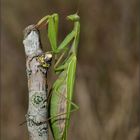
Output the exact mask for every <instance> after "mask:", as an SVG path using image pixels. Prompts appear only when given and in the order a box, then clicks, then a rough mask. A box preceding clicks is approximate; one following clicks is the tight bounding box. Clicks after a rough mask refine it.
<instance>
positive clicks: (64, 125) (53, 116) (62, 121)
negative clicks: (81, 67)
mask: <svg viewBox="0 0 140 140" xmlns="http://www.w3.org/2000/svg"><path fill="white" fill-rule="evenodd" d="M67 19H68V20H70V21H72V22H74V28H73V30H72V31H71V32H70V33H69V34H68V35H67V36H66V37H65V39H64V40H63V41H62V43H61V44H60V45H58V43H57V35H58V22H59V17H58V14H52V15H48V16H45V17H44V18H42V19H41V20H40V21H39V22H38V23H37V24H36V27H37V28H39V27H40V26H41V25H44V24H48V38H49V41H50V44H51V49H52V53H53V54H54V55H57V54H61V56H60V58H58V59H57V61H56V63H55V65H54V72H55V74H56V75H57V76H58V79H57V80H56V81H55V82H54V84H53V86H52V88H51V90H50V98H49V100H50V101H49V119H48V120H49V122H50V127H51V130H52V134H53V137H54V140H66V139H67V135H68V127H69V123H70V114H71V112H73V111H75V110H77V109H78V108H79V107H78V106H77V105H76V104H74V103H73V102H72V97H73V89H74V82H75V73H76V64H77V49H78V43H79V34H80V22H79V20H80V18H79V16H78V15H77V14H73V15H70V16H67ZM68 45H70V46H71V47H68ZM66 53H67V57H66V58H65V59H64V61H63V62H62V64H60V61H61V60H62V58H63V56H64V54H66ZM72 107H73V108H72Z"/></svg>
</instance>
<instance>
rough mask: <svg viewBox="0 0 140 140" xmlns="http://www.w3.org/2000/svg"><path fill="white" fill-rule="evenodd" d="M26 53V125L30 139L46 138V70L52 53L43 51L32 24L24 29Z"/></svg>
mask: <svg viewBox="0 0 140 140" xmlns="http://www.w3.org/2000/svg"><path fill="white" fill-rule="evenodd" d="M23 44H24V48H25V54H26V71H27V77H28V90H29V105H28V112H27V115H26V120H27V127H28V131H29V135H30V139H31V140H47V139H48V125H47V123H43V122H45V121H46V119H47V114H48V112H47V106H48V105H47V94H48V92H47V79H46V77H47V72H48V68H49V67H50V64H51V59H52V55H51V54H50V53H43V50H42V47H41V43H40V36H39V31H38V30H37V29H36V28H35V26H34V25H30V26H28V27H27V28H26V29H25V30H24V40H23Z"/></svg>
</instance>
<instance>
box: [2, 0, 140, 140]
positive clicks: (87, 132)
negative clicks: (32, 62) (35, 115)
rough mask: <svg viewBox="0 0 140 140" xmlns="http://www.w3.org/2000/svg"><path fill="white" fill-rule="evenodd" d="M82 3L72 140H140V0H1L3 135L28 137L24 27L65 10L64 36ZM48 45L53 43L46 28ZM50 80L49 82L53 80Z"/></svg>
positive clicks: (5, 137)
mask: <svg viewBox="0 0 140 140" xmlns="http://www.w3.org/2000/svg"><path fill="white" fill-rule="evenodd" d="M77 9H79V10H78V11H79V15H80V17H81V36H80V45H79V52H78V67H77V79H76V86H75V92H74V101H75V103H76V104H78V105H79V106H80V110H79V111H77V112H75V113H73V114H72V119H71V126H70V130H69V140H139V139H140V92H139V48H138V43H139V37H138V35H139V30H138V26H139V25H140V20H139V17H138V15H139V2H138V0H83V1H82V0H79V1H76V0H75V1H74V0H30V1H27V0H14V1H12V0H2V1H1V22H2V24H1V100H0V101H1V113H0V118H1V134H0V137H1V139H2V140H20V139H22V140H27V139H28V132H27V128H26V126H22V127H19V126H18V125H19V124H20V123H21V122H22V121H23V120H24V119H25V117H24V115H25V114H26V112H27V104H28V99H27V97H28V96H27V95H28V89H27V78H26V71H25V54H24V48H23V44H22V40H23V34H22V31H23V29H24V28H25V27H26V26H28V25H29V24H33V23H36V22H37V21H38V20H39V19H40V18H41V17H43V16H44V15H46V14H51V13H54V12H57V13H59V15H60V24H59V26H60V28H59V41H61V40H62V39H63V38H64V36H65V35H66V34H67V33H68V32H70V30H71V27H72V24H70V23H69V22H67V21H66V20H64V19H65V17H66V16H67V15H69V14H73V13H75V12H76V11H77ZM42 40H43V42H45V43H43V47H44V49H45V50H48V49H49V43H48V40H47V39H46V34H45V33H44V35H43V38H42ZM50 80H51V76H50ZM49 85H50V83H49Z"/></svg>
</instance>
